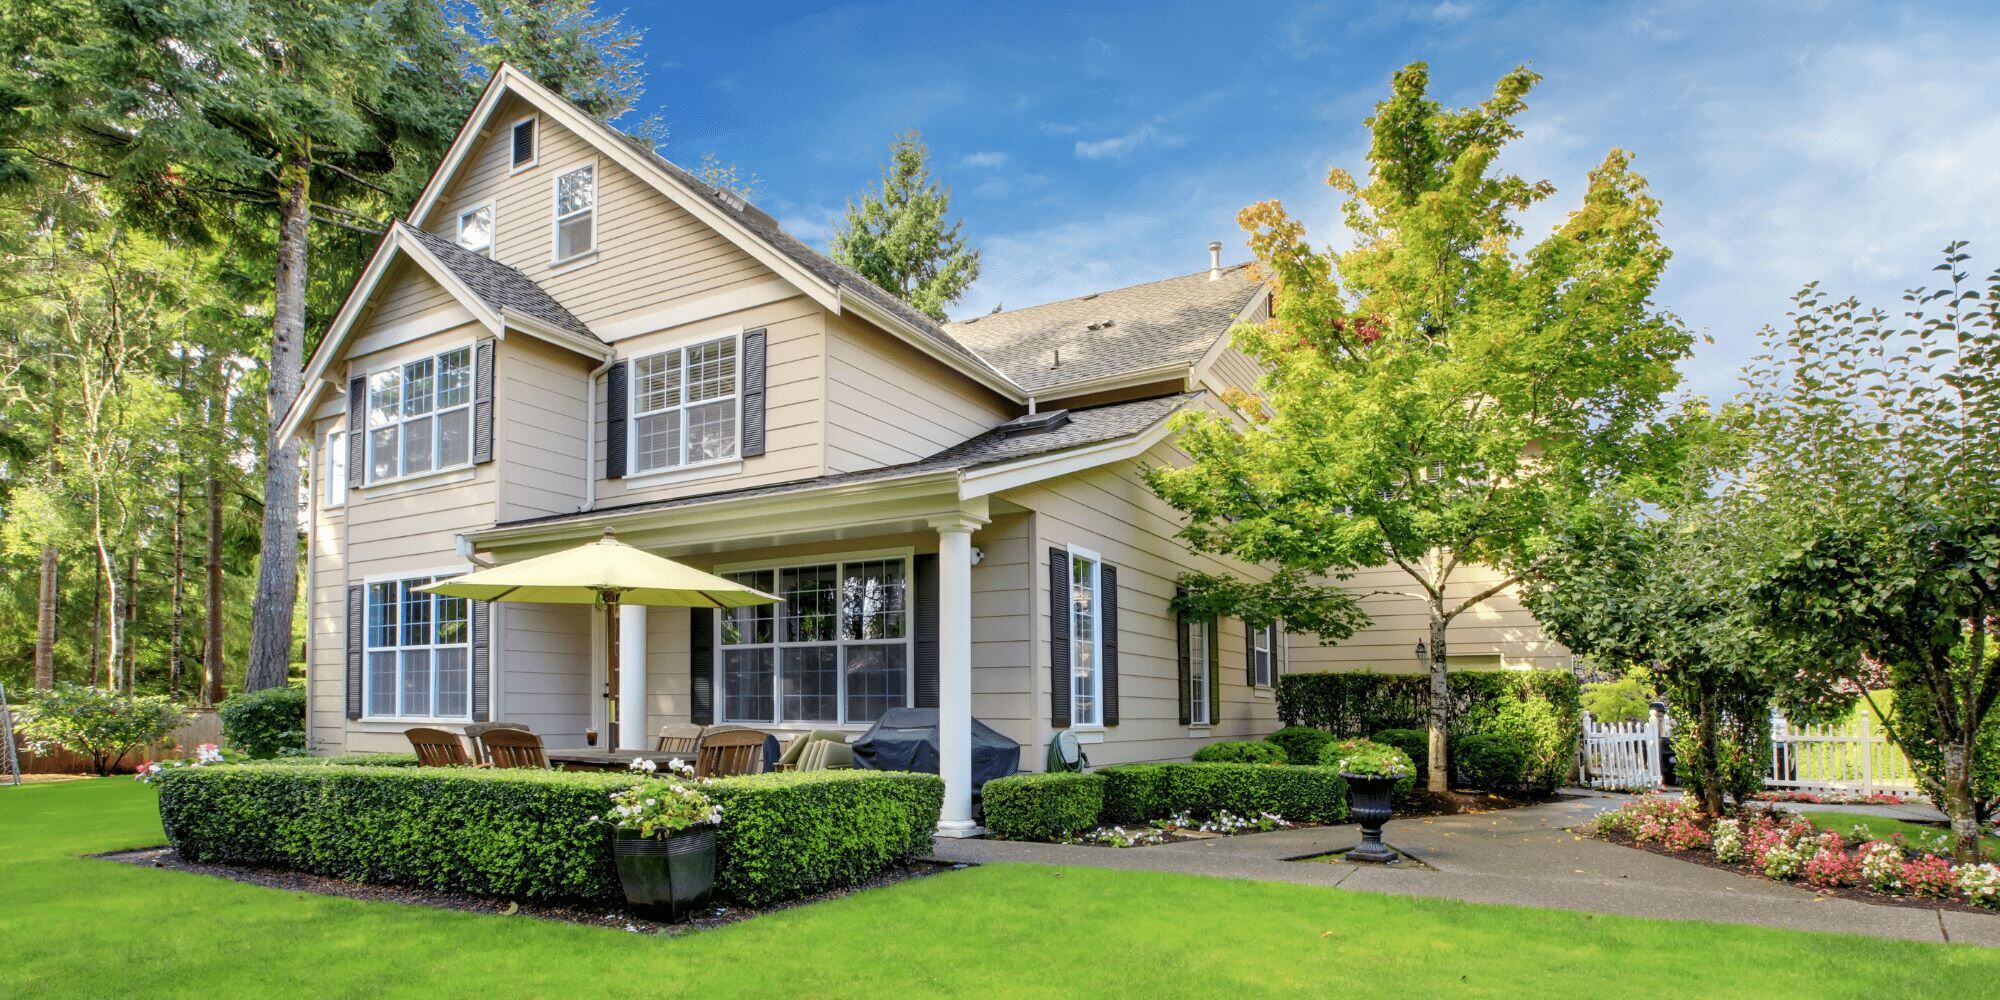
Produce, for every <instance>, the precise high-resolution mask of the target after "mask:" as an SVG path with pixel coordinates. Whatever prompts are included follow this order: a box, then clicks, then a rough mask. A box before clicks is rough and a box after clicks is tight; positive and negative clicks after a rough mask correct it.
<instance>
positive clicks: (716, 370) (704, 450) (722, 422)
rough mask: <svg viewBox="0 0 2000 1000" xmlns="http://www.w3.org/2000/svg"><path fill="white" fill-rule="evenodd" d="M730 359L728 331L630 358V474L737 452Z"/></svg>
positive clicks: (732, 346) (733, 352) (733, 350)
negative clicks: (719, 335)
mask: <svg viewBox="0 0 2000 1000" xmlns="http://www.w3.org/2000/svg"><path fill="white" fill-rule="evenodd" d="M736 359H737V345H736V338H735V337H734V336H729V337H722V338H719V339H716V340H709V341H704V342H702V343H698V344H689V345H687V346H686V347H676V348H673V349H672V350H667V351H662V352H660V353H658V354H649V355H647V356H645V357H643V358H635V359H633V361H632V396H631V399H632V403H631V406H632V411H631V428H632V429H631V431H630V433H631V435H632V441H631V449H630V451H629V454H630V455H631V456H632V469H631V471H632V473H633V474H635V475H636V474H639V473H645V472H657V471H660V470H662V469H677V468H682V467H685V466H691V465H702V464H706V463H709V462H720V461H725V460H728V459H732V458H735V457H736V456H737V444H738V441H737V433H736V428H737V416H738V414H737V410H738V405H737V403H738V399H739V396H738V379H737V364H736Z"/></svg>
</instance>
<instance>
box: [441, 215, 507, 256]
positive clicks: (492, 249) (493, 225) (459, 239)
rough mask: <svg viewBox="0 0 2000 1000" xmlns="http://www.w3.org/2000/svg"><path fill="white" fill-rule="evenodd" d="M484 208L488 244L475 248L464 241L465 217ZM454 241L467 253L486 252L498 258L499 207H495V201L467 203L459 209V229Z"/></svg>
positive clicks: (487, 254) (454, 235) (453, 237)
mask: <svg viewBox="0 0 2000 1000" xmlns="http://www.w3.org/2000/svg"><path fill="white" fill-rule="evenodd" d="M482 208H483V209H485V210H486V218H487V227H488V228H487V232H486V246H485V247H483V248H481V249H478V250H474V249H472V248H471V247H468V246H466V245H465V243H464V239H465V217H466V216H468V215H471V214H472V213H474V212H477V211H479V210H480V209H482ZM452 242H453V243H454V244H456V245H457V246H458V248H459V249H460V250H464V251H465V252H467V253H478V254H485V255H486V256H488V257H493V258H494V259H496V260H497V259H498V256H497V254H498V253H499V250H500V211H499V209H497V208H494V207H493V202H491V201H482V202H480V203H478V204H476V205H467V206H465V207H464V208H462V209H459V212H458V231H457V232H456V233H455V234H453V236H452Z"/></svg>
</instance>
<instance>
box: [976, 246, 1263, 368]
mask: <svg viewBox="0 0 2000 1000" xmlns="http://www.w3.org/2000/svg"><path fill="white" fill-rule="evenodd" d="M1261 283H1262V282H1261V281H1260V279H1259V278H1258V277H1257V276H1256V274H1255V273H1254V272H1253V271H1252V270H1251V268H1250V265H1248V264H1237V265H1235V266H1232V267H1226V268H1223V269H1222V276H1221V277H1220V278H1218V279H1216V280H1214V281H1210V280H1209V278H1208V272H1207V271H1205V270H1204V271H1197V272H1195V273H1194V274H1188V275H1182V276H1181V277H1178V278H1167V279H1165V280H1164V281H1153V282H1148V283H1146V284H1143V285H1133V286H1131V287H1129V288H1119V289H1114V290H1112V291H1108V292H1098V293H1096V294H1094V295H1085V296H1083V297H1081V298H1074V299H1064V300H1062V301H1060V302H1050V303H1048V304H1047V305H1039V306H1029V307H1027V308H1025V309H1015V310H1013V311H1011V312H1002V313H994V314H993V315H991V316H980V317H978V318H976V319H969V320H965V321H963V322H959V323H952V324H950V325H948V326H946V327H945V330H946V331H947V332H949V333H950V334H951V335H952V336H954V337H957V338H958V339H959V340H961V341H963V342H964V343H965V344H966V346H968V347H970V348H972V349H973V350H974V351H977V352H979V354H980V356H982V357H984V358H985V359H986V360H987V361H989V362H991V363H992V364H993V366H994V367H996V368H998V369H1000V371H1001V372H1002V373H1004V374H1005V375H1006V376H1007V377H1008V378H1010V379H1012V380H1013V381H1014V384H1016V385H1018V386H1020V387H1021V388H1022V389H1025V390H1027V391H1028V392H1030V393H1045V392H1047V391H1049V390H1052V389H1058V388H1061V387H1062V386H1064V385H1068V384H1072V383H1077V382H1084V381H1089V380H1092V379H1099V378H1107V377H1112V376H1116V375H1122V374H1125V373H1128V372H1135V371H1140V370H1143V369H1147V368H1155V367H1158V366H1160V365H1164V364H1169V363H1179V364H1190V365H1191V364H1193V363H1195V362H1196V361H1198V360H1200V359H1201V356H1202V355H1203V354H1205V353H1207V351H1208V349H1209V348H1210V347H1212V346H1214V344H1215V342H1216V340H1217V338H1219V337H1221V336H1222V335H1223V334H1225V333H1227V332H1228V331H1229V325H1230V324H1231V323H1232V322H1234V321H1235V319H1236V317H1237V315H1238V314H1240V313H1241V312H1242V311H1243V307H1244V306H1246V305H1248V304H1249V303H1250V296H1251V294H1252V293H1254V292H1255V291H1256V290H1257V287H1258V286H1259V285H1260V284H1261ZM1058 351H1060V352H1061V355H1062V364H1061V365H1060V366H1057V365H1056V355H1057V352H1058Z"/></svg>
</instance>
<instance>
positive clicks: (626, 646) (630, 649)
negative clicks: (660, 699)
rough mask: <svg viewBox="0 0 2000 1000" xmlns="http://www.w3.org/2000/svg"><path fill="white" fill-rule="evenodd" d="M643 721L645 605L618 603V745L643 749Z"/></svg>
mask: <svg viewBox="0 0 2000 1000" xmlns="http://www.w3.org/2000/svg"><path fill="white" fill-rule="evenodd" d="M650 732H651V727H650V726H648V725H647V724H646V608H645V606H644V605H639V604H620V605H619V606H618V749H620V750H644V749H646V748H647V747H648V746H649V745H650V743H649V742H648V740H647V737H648V736H649V735H650Z"/></svg>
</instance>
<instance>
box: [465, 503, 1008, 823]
mask: <svg viewBox="0 0 2000 1000" xmlns="http://www.w3.org/2000/svg"><path fill="white" fill-rule="evenodd" d="M957 486H958V484H957V482H956V477H955V476H953V475H950V474H946V475H943V476H908V477H902V478H900V479H895V480H892V481H888V482H882V481H876V480H872V479H871V480H866V481H861V482H854V483H850V484H838V483H836V484H833V485H830V486H818V487H816V488H811V489H798V490H765V491H759V490H756V489H751V490H741V491H735V492H733V493H731V494H724V495H720V496H718V495H709V496H704V497H701V498H699V499H691V500H687V501H662V502H658V503H652V504H646V505H639V506H635V507H631V508H625V509H620V510H615V511H602V512H592V513H586V514H577V515H567V516H562V517H556V518H544V519H539V520H537V521H531V522H521V523H515V524H509V525H502V526H499V527H496V528H494V529H490V530H487V531H483V532H479V533H476V534H474V535H471V536H469V537H468V538H467V539H466V545H467V548H468V549H469V550H470V551H471V553H472V555H473V556H474V558H475V559H476V560H477V561H479V562H482V563H490V564H505V563H509V562H514V561H517V560H520V559H525V558H530V557H533V556H537V555H542V554H545V553H548V552H552V551H556V550H559V549H562V548H565V547H568V546H572V545H575V544H577V543H579V542H582V541H586V540H588V539H590V538H592V537H594V536H595V535H597V534H598V533H600V532H601V531H602V530H603V529H604V528H605V527H612V528H615V529H616V531H617V536H618V538H619V540H621V541H623V542H626V543H627V544H630V545H633V546H636V547H639V548H642V549H645V550H647V551H650V552H655V553H658V554H660V555H663V556H667V557H669V558H672V559H675V560H678V561H680V562H684V563H687V564H688V565H690V566H693V567H696V568H698V569H702V570H705V571H708V572H712V573H715V574H717V575H720V576H724V577H726V578H729V579H732V580H737V581H740V582H743V583H746V584H748V585H750V586H753V587H756V588H758V589H761V590H765V591H766V592H768V593H772V594H775V595H777V596H779V597H780V598H782V599H783V601H784V603H781V604H778V605H775V606H766V607H752V608H740V609H733V610H724V611H717V610H715V609H702V608H696V609H681V608H646V607H639V606H630V605H627V606H621V607H620V608H619V609H618V616H617V622H616V625H615V627H614V626H612V625H611V624H610V623H609V622H608V621H607V618H608V616H607V615H606V614H605V612H604V611H603V610H602V609H593V608H589V607H563V606H555V605H523V604H515V605H495V606H494V608H493V611H494V634H493V643H492V649H493V685H494V702H493V717H494V718H496V719H508V720H513V721H520V722H524V723H527V724H528V725H530V726H532V727H533V728H534V730H535V731H536V732H537V733H540V734H542V735H543V738H544V739H545V740H546V741H547V742H548V744H549V745H550V746H551V747H564V746H570V747H580V746H583V745H585V743H586V734H587V733H592V732H594V733H595V734H596V735H597V741H598V745H599V746H602V747H614V746H615V748H617V749H623V750H642V749H651V748H652V747H653V746H654V741H655V740H656V738H657V735H658V733H659V731H660V728H661V727H662V726H664V725H667V724H669V723H696V724H702V725H708V724H738V725H744V726H751V727H755V728H759V729H763V730H766V731H768V732H771V733H774V734H777V735H779V736H780V738H781V739H782V738H785V737H789V736H791V735H794V734H797V733H803V732H807V731H811V730H827V729H833V730H838V731H841V732H843V733H845V734H846V735H847V737H848V738H849V739H850V740H852V739H854V738H855V737H857V736H859V735H860V734H861V733H862V732H864V731H865V730H866V729H867V728H868V727H869V726H870V725H871V724H872V723H873V722H874V721H875V720H876V719H878V718H880V716H881V714H882V713H883V712H884V711H887V710H889V709H893V708H901V707H905V706H911V707H919V708H935V709H937V710H938V716H939V749H940V753H941V758H942V764H941V774H942V777H943V778H944V781H945V789H946V792H945V803H944V810H943V813H942V816H941V819H940V823H939V832H940V833H942V834H945V835H954V836H967V835H972V834H976V833H977V832H979V831H978V829H977V827H976V826H975V825H974V822H973V817H972V788H971V753H972V742H971V741H972V735H971V720H972V719H973V718H974V717H975V716H977V717H978V718H979V719H980V720H981V721H983V722H986V723H987V724H988V725H991V726H993V727H994V728H995V729H996V730H999V731H1000V732H1001V733H1003V734H1004V735H1006V736H1007V737H1009V738H1011V739H1013V740H1015V741H1016V742H1018V743H1020V744H1022V745H1023V747H1024V750H1023V754H1024V759H1027V755H1028V751H1027V749H1025V748H1028V747H1033V746H1036V745H1038V743H1039V737H1040V735H1041V734H1040V733H1038V732H1037V730H1036V724H1035V718H1036V713H1035V712H1034V711H1033V710H1032V704H1033V700H1034V671H1033V669H1032V667H1031V664H1032V662H1033V660H1032V655H1033V646H1032V642H1031V637H1032V636H1033V635H1034V632H1035V624H1036V623H1035V621H1034V619H1033V616H1032V615H1031V613H1030V609H1031V608H1032V607H1033V601H1032V600H1031V597H1030V594H1031V588H1032V577H1031V575H1030V572H1029V571H1030V560H1029V548H1030V543H1029V539H1030V536H1031V525H1030V523H1029V519H1030V515H1029V514H1028V513H1027V512H1026V511H1023V510H1020V509H1018V508H1011V507H1010V506H1008V505H1006V504H1004V503H1001V502H995V501H992V500H990V499H989V498H988V497H978V498H974V499H969V500H967V499H961V498H960V495H959V490H958V488H957ZM614 643H615V644H616V645H617V650H618V662H619V663H620V664H621V669H620V670H619V671H618V682H617V685H616V689H615V690H614V689H613V686H612V682H611V679H610V673H609V670H608V664H609V662H610V652H611V649H612V644H614ZM614 720H619V721H622V722H623V723H624V724H622V725H619V726H618V727H617V731H616V740H615V744H614V742H613V739H612V732H613V725H612V724H613V722H614Z"/></svg>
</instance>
